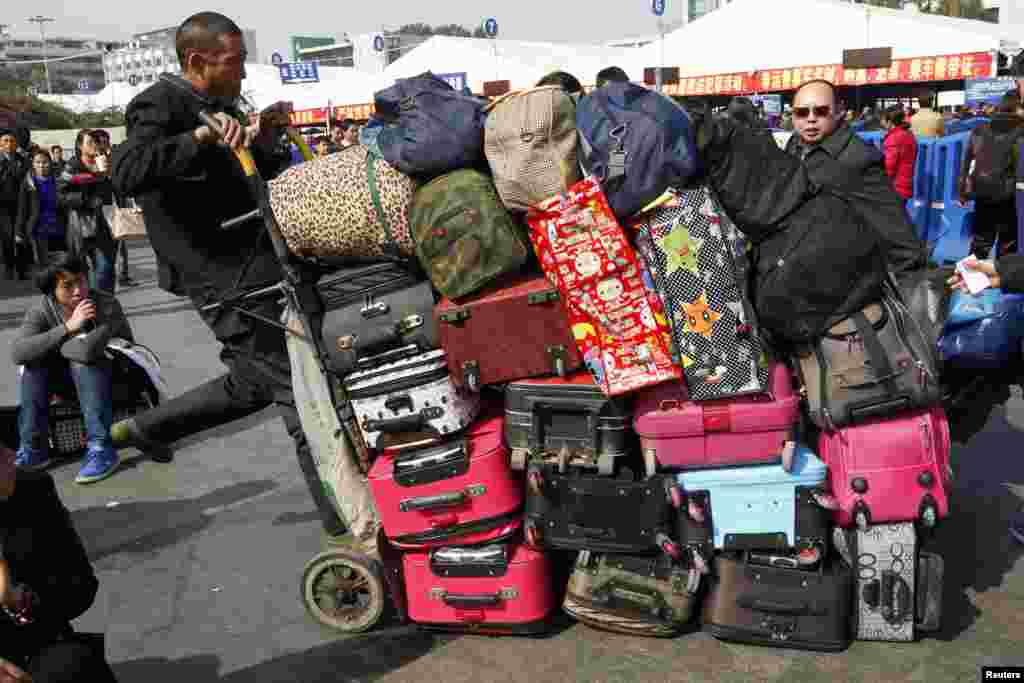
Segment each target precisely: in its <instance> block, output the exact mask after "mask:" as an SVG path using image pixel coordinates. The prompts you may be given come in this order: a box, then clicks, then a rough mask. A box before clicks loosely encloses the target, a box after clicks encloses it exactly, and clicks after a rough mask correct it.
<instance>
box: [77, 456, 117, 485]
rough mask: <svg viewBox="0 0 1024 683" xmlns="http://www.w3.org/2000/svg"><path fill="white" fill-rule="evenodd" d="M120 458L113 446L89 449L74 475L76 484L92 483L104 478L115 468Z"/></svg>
mask: <svg viewBox="0 0 1024 683" xmlns="http://www.w3.org/2000/svg"><path fill="white" fill-rule="evenodd" d="M120 464H121V458H120V457H118V455H117V451H116V450H114V449H113V448H99V449H96V450H91V449H90V450H89V451H87V452H86V454H85V464H84V465H82V469H81V470H79V471H78V476H77V477H75V483H76V484H92V483H93V482H97V481H101V480H103V479H106V478H107V477H109V476H110V475H112V474H113V473H114V471H115V470H117V466H118V465H120Z"/></svg>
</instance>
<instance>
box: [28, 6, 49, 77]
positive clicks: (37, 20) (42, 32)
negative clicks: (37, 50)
mask: <svg viewBox="0 0 1024 683" xmlns="http://www.w3.org/2000/svg"><path fill="white" fill-rule="evenodd" d="M28 20H29V21H31V22H32V23H33V24H39V37H40V39H41V40H42V41H43V71H45V72H46V94H47V95H52V94H53V89H52V88H51V87H50V61H49V56H48V55H47V52H46V24H47V23H48V22H51V21H53V18H52V17H44V16H43V15H41V14H37V15H36V16H34V17H29V18H28Z"/></svg>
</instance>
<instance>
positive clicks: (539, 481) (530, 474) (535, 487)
mask: <svg viewBox="0 0 1024 683" xmlns="http://www.w3.org/2000/svg"><path fill="white" fill-rule="evenodd" d="M526 485H527V486H528V487H529V488H530V493H532V494H533V495H535V496H542V495H544V475H542V474H541V473H540V472H538V471H537V470H535V469H533V468H532V467H531V468H530V469H529V471H527V473H526Z"/></svg>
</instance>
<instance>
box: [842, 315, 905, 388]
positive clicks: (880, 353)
mask: <svg viewBox="0 0 1024 683" xmlns="http://www.w3.org/2000/svg"><path fill="white" fill-rule="evenodd" d="M883 306H884V304H883ZM850 319H851V320H852V321H853V324H854V325H855V326H856V327H857V332H858V333H859V334H860V337H861V339H863V340H864V349H865V350H866V351H867V352H868V358H869V359H870V360H871V370H872V372H873V373H874V375H875V380H874V382H871V383H870V384H884V385H885V388H886V390H887V391H888V392H889V393H890V394H895V393H896V387H895V386H894V385H893V381H894V379H895V378H896V373H894V372H893V369H892V363H890V362H889V356H888V354H887V353H886V352H885V348H884V347H883V346H882V342H880V341H879V340H878V333H877V332H875V327H874V325H872V324H871V322H870V321H869V320H868V318H867V316H866V315H864V311H857V312H856V313H854V314H853V315H852V316H850ZM890 323H891V324H896V321H895V320H890Z"/></svg>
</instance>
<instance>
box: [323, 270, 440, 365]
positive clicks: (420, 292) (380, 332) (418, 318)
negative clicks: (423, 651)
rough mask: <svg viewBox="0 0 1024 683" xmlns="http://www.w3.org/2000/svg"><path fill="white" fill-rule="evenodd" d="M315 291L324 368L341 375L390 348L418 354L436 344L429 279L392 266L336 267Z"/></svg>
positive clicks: (437, 336)
mask: <svg viewBox="0 0 1024 683" xmlns="http://www.w3.org/2000/svg"><path fill="white" fill-rule="evenodd" d="M316 289H317V291H318V293H319V295H320V299H321V303H322V304H323V323H322V325H321V333H322V335H323V340H324V346H325V347H326V350H327V354H328V357H329V361H330V369H331V370H332V371H333V372H335V373H337V374H338V375H340V376H342V377H344V376H346V375H348V374H349V373H351V372H354V371H355V370H358V369H366V368H367V367H368V363H369V364H370V365H372V363H373V357H374V356H380V355H382V354H385V353H387V352H389V351H394V350H395V349H399V348H405V347H409V346H415V347H416V351H417V352H419V353H423V352H426V351H431V350H433V349H436V348H439V347H440V345H441V341H440V337H439V335H438V330H437V324H436V322H435V321H434V294H433V290H432V288H431V286H430V281H429V280H426V279H424V278H422V277H419V276H418V275H417V274H414V273H411V272H409V271H407V270H405V269H403V268H401V267H399V266H398V265H395V264H392V263H379V264H376V265H372V266H362V267H359V268H347V269H344V270H340V271H336V272H334V273H331V274H329V275H326V276H324V277H322V278H320V280H319V281H318V282H317V284H316Z"/></svg>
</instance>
